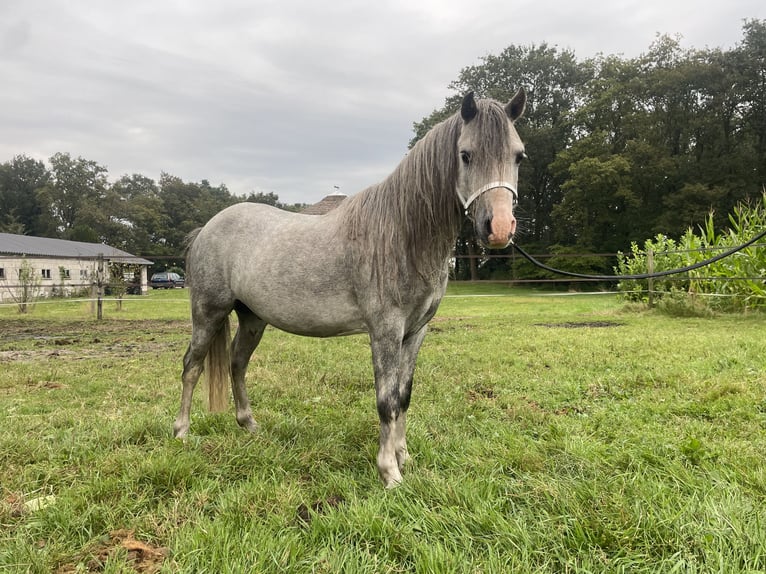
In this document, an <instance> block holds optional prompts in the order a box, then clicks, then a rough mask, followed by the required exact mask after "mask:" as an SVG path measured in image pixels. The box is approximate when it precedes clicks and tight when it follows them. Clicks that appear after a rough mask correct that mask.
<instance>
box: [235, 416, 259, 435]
mask: <svg viewBox="0 0 766 574" xmlns="http://www.w3.org/2000/svg"><path fill="white" fill-rule="evenodd" d="M237 424H238V425H239V426H241V427H242V428H243V429H245V430H246V431H247V432H249V433H250V434H255V433H257V432H258V428H259V427H258V423H257V422H255V420H254V419H253V417H251V416H249V417H243V418H242V419H237Z"/></svg>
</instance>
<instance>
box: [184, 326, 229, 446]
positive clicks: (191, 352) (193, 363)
mask: <svg viewBox="0 0 766 574" xmlns="http://www.w3.org/2000/svg"><path fill="white" fill-rule="evenodd" d="M228 316H229V314H228V312H227V313H224V314H221V317H219V319H218V320H217V321H205V322H204V323H203V322H202V321H194V322H193V324H192V337H191V342H190V343H189V347H188V348H187V349H186V354H185V355H184V359H183V374H182V375H181V382H182V389H181V406H180V408H179V409H178V416H177V417H176V420H175V422H174V423H173V436H175V437H176V438H183V437H185V436H186V434H187V433H188V432H189V425H190V413H191V405H192V396H193V395H194V388H195V387H196V386H197V382H198V381H199V378H200V376H201V375H202V372H203V371H204V365H205V357H206V356H207V354H208V351H209V350H210V346H211V344H212V342H213V339H214V337H215V336H216V335H217V334H218V333H219V331H220V328H221V325H222V324H223V321H228V320H229V318H228ZM200 325H204V326H200Z"/></svg>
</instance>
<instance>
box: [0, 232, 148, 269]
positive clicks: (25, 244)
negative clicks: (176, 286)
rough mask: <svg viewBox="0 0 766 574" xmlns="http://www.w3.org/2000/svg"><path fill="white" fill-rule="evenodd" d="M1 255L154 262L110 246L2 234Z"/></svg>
mask: <svg viewBox="0 0 766 574" xmlns="http://www.w3.org/2000/svg"><path fill="white" fill-rule="evenodd" d="M0 255H28V256H30V257H34V256H37V257H67V258H83V259H85V258H88V259H90V258H95V257H98V256H99V255H103V256H104V257H105V258H106V259H109V260H110V261H118V262H120V263H139V264H142V265H151V264H152V262H151V261H148V260H146V259H142V258H141V257H136V256H135V255H132V254H130V253H128V252H127V251H122V250H121V249H117V248H115V247H110V246H109V245H104V244H102V243H84V242H82V241H67V240H65V239H52V238H50V237H31V236H29V235H14V234H12V233H0Z"/></svg>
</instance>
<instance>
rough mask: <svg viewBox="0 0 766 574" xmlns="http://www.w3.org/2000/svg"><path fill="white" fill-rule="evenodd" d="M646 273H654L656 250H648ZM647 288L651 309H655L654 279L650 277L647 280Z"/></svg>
mask: <svg viewBox="0 0 766 574" xmlns="http://www.w3.org/2000/svg"><path fill="white" fill-rule="evenodd" d="M646 271H647V272H648V273H654V250H652V249H647V250H646ZM646 288H647V290H648V291H649V308H650V309H651V308H652V307H654V279H652V278H651V277H649V279H647V280H646Z"/></svg>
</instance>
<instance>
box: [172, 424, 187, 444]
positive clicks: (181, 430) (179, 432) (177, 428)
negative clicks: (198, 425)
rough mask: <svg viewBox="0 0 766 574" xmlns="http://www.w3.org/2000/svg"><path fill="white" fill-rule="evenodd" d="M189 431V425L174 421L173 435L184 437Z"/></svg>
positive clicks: (178, 437)
mask: <svg viewBox="0 0 766 574" xmlns="http://www.w3.org/2000/svg"><path fill="white" fill-rule="evenodd" d="M188 432H189V425H183V424H179V423H175V424H174V425H173V437H174V438H177V439H181V440H183V439H185V438H186V434H187V433H188Z"/></svg>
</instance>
